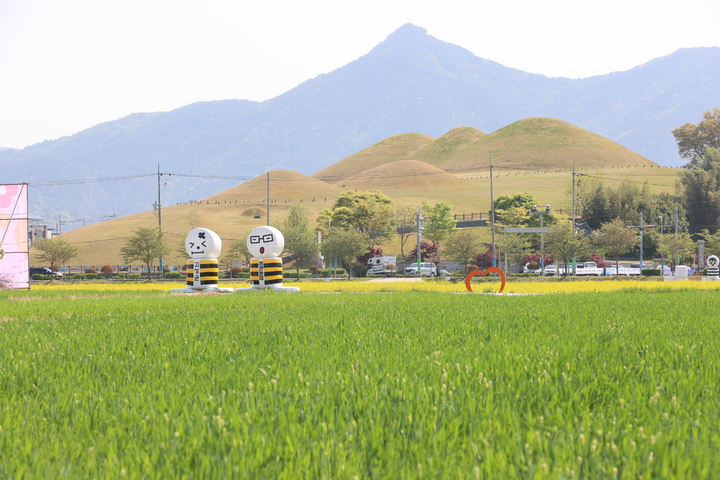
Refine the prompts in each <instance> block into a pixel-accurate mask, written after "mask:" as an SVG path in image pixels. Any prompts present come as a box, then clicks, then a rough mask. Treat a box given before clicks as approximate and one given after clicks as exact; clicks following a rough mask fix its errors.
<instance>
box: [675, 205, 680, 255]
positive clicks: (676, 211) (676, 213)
mask: <svg viewBox="0 0 720 480" xmlns="http://www.w3.org/2000/svg"><path fill="white" fill-rule="evenodd" d="M678 223H679V221H678V208H677V207H675V244H676V245H677V241H678ZM678 264H680V257H675V266H677V265H678Z"/></svg>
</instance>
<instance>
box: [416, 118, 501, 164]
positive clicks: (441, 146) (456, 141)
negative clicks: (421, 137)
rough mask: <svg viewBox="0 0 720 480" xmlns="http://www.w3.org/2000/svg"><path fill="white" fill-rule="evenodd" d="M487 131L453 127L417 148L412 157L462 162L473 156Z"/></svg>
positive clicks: (425, 160) (447, 162) (422, 160)
mask: <svg viewBox="0 0 720 480" xmlns="http://www.w3.org/2000/svg"><path fill="white" fill-rule="evenodd" d="M485 137H487V133H485V132H483V131H481V130H478V129H477V128H473V127H458V128H453V129H452V130H450V131H449V132H447V133H446V134H444V135H443V136H441V137H439V138H438V139H437V140H434V141H432V142H431V143H428V144H426V145H425V146H423V147H422V148H421V149H420V150H418V151H417V152H416V153H415V155H413V159H415V160H419V161H421V162H427V163H431V164H433V165H437V163H435V162H436V161H437V160H439V159H443V161H444V162H445V163H446V164H448V165H449V164H451V163H455V162H457V163H463V162H465V161H467V160H471V159H473V158H475V155H476V150H477V148H478V145H479V143H480V142H482V140H483V139H484V138H485Z"/></svg>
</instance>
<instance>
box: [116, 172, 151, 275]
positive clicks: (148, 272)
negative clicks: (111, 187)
mask: <svg viewBox="0 0 720 480" xmlns="http://www.w3.org/2000/svg"><path fill="white" fill-rule="evenodd" d="M161 175H162V174H161V173H160V164H159V163H158V171H157V185H158V196H157V203H156V204H155V205H153V206H154V207H155V210H157V213H158V232H159V233H160V236H161V237H162V202H161V200H160V177H161ZM113 211H114V210H113ZM148 275H150V273H149V272H148ZM162 276H163V256H162V255H160V278H162Z"/></svg>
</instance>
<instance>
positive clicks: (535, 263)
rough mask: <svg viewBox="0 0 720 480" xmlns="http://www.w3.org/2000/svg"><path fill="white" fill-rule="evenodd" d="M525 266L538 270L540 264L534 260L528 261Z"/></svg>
mask: <svg viewBox="0 0 720 480" xmlns="http://www.w3.org/2000/svg"><path fill="white" fill-rule="evenodd" d="M527 267H528V268H529V269H530V270H540V264H539V263H538V262H534V261H533V262H530V263H528V265H527Z"/></svg>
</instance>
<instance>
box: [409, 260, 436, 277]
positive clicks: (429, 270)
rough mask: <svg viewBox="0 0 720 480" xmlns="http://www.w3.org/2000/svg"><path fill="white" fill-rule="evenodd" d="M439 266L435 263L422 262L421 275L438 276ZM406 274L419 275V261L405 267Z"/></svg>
mask: <svg viewBox="0 0 720 480" xmlns="http://www.w3.org/2000/svg"><path fill="white" fill-rule="evenodd" d="M437 274H438V273H437V266H436V265H435V264H434V263H421V264H420V275H421V276H425V277H437ZM405 275H417V263H416V264H414V265H411V266H409V267H407V268H406V269H405Z"/></svg>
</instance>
